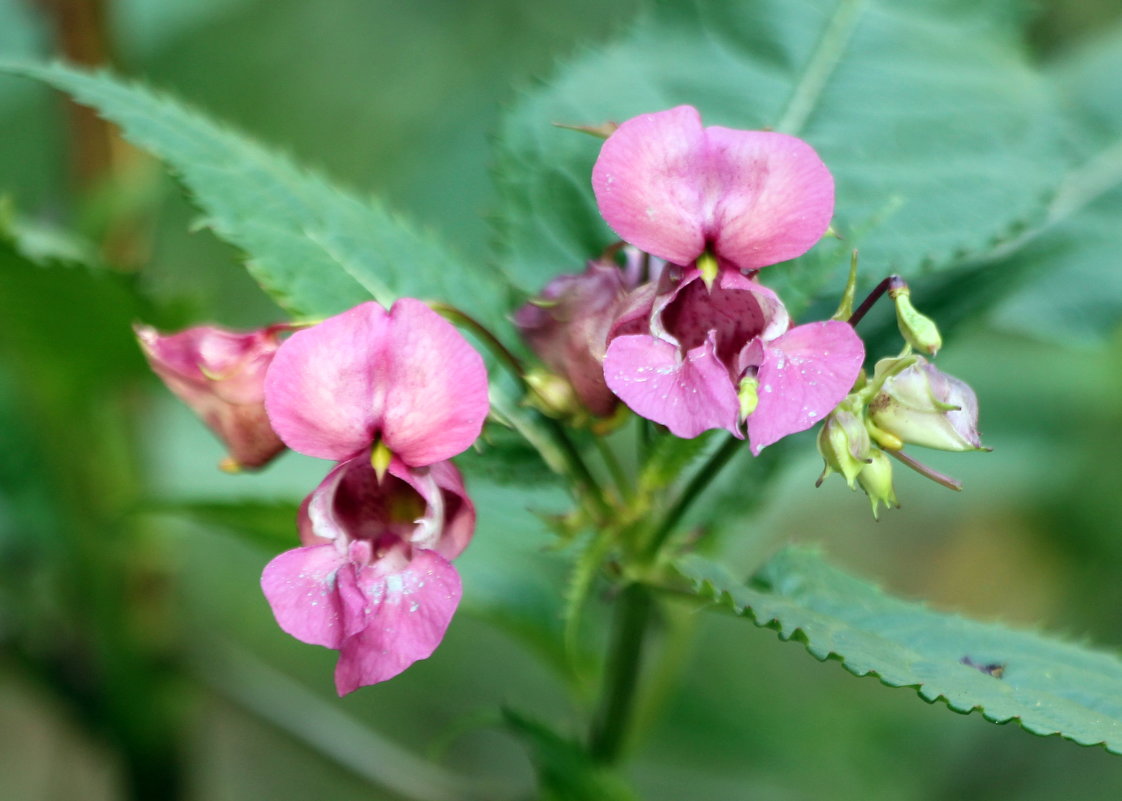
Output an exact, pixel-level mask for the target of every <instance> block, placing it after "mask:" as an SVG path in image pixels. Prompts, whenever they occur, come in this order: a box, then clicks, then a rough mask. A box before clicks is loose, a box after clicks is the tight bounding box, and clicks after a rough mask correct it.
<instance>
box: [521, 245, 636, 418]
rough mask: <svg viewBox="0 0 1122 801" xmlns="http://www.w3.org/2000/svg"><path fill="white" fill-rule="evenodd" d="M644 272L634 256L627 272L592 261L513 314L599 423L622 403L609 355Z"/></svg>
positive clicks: (556, 280)
mask: <svg viewBox="0 0 1122 801" xmlns="http://www.w3.org/2000/svg"><path fill="white" fill-rule="evenodd" d="M640 266H641V265H640V259H639V254H638V253H637V252H636V251H634V250H632V251H631V252H630V253H629V254H628V265H627V267H626V268H624V269H621V268H620V267H619V266H618V265H617V264H615V262H612V261H609V260H607V259H600V260H596V261H590V262H588V267H587V269H585V271H584V272H583V273H572V274H565V275H559V276H557V277H556V278H554V279H553V280H552V281H550V282H549V283H548V284H547V285H546V287H545V289H543V290H542V292H541V294H540V295H539V296H538V297H537V298H534V299H533V300H531V301H530V302H528V303H526V304H525V305H524V306H522V308H520V309H519V310H518V311H517V312H515V313H514V324H515V325H516V326H517V327H518V330H519V332H520V333H521V334H522V337H523V339H525V340H526V342H527V343H528V344H529V345H530V347H531V348H533V350H534V353H536V354H537V355H538V358H540V359H541V360H542V362H544V363H545V366H546V367H548V368H549V369H550V370H552V371H553V372H554V373H556V374H557V375H559V376H561V377H563V378H564V379H565V380H566V381H567V382H568V384H569V385H570V386H571V387H572V389H573V392H574V393H575V394H576V397H577V400H578V401H579V402H580V404H581V405H582V406H583V407H584V408H585V409H587V410H588V411H589V412H591V413H592V414H593V415H595V416H597V417H607V416H608V415H610V414H611V413H612V412H613V411H614V410H615V408H616V406H617V405H618V403H619V400H618V399H617V398H616V396H615V395H614V394H612V391H611V390H609V389H608V385H607V384H605V383H604V367H603V363H604V352H605V351H606V350H607V347H608V331H609V329H610V328H611V327H612V323H613V322H614V321H615V318H616V314H617V313H618V311H619V308H620V303H621V302H622V301H623V299H624V297H625V296H626V294H627V293H628V291H630V290H632V289H634V288H635V287H636V286H637V285H638V283H639V278H640Z"/></svg>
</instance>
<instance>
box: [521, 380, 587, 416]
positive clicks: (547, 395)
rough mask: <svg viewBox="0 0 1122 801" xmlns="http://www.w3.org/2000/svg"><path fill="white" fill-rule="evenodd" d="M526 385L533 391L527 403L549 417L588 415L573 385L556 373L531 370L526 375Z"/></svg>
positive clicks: (528, 396) (527, 398)
mask: <svg viewBox="0 0 1122 801" xmlns="http://www.w3.org/2000/svg"><path fill="white" fill-rule="evenodd" d="M526 385H527V386H528V387H530V390H531V392H530V393H529V395H527V397H526V403H527V404H528V405H530V406H533V407H534V408H536V409H537V410H538V411H540V412H542V413H543V414H545V415H547V416H549V417H557V418H561V419H565V418H570V417H583V416H585V415H586V414H587V412H586V411H585V409H584V407H583V406H582V405H581V402H580V400H579V399H578V398H577V394H576V392H574V391H573V385H572V384H570V383H569V382H568V381H567V380H565V379H564V378H562V377H561V376H559V375H557V374H556V373H551V372H549V371H548V370H541V369H534V370H530V371H529V372H528V373H526Z"/></svg>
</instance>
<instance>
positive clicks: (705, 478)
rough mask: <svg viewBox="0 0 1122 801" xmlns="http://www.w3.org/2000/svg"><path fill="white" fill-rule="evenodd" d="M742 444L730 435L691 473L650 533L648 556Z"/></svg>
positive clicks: (661, 543) (655, 549)
mask: <svg viewBox="0 0 1122 801" xmlns="http://www.w3.org/2000/svg"><path fill="white" fill-rule="evenodd" d="M742 446H743V441H742V440H739V439H737V438H736V437H731V436H730V437H729V438H728V439H727V440H725V442H724V444H723V445H721V447H720V448H718V449H717V450H715V451H714V452H713V455H712V456H710V457H709V458H708V459H707V460H706V462H705V464H703V465H702V466H701V467H699V468H698V469H697V472H696V473H694V474H693V478H691V479H690V482H689V484H687V485H686V488H685V489H684V490H682V492H681V494H680V495H679V496H678V500H677V501H676V502H675V504H674V506H672V507H671V508H670V511H669V512H667V513H666V517H664V518H663V519H662V522H661V523H660V524H659V526H658V528H657V529H655V531H654V533H653V534H652V535H651V538H650V541H649V542H648V543H647V548H646V555H647V556H648V557H653V556H654V555H655V554H657V553H658V552H659V550H660V549H661V548H662V546H663V544H664V543H665V542H666V539H667V537H669V536H670V535H671V534H672V533H673V532H674V528H675V527H676V526H677V525H678V523H680V522H681V521H682V517H683V516H684V515H685V514H686V512H687V511H688V510H689V508H690V506H691V505H692V504H693V502H694V501H695V500H697V497H698V496H699V495H700V494H701V493H702V492H703V491H704V490H705V487H706V485H708V484H709V482H710V481H712V480H713V477H714V476H716V475H717V473H719V472H720V471H721V468H723V467H724V466H725V465H726V464H728V462H729V460H730V459H732V457H733V456H734V455H736V451H737V449H738V448H740V447H742Z"/></svg>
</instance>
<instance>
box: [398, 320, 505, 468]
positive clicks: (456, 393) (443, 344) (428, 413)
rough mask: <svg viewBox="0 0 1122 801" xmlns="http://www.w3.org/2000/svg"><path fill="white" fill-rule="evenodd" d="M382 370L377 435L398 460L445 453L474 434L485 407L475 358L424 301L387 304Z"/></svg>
mask: <svg viewBox="0 0 1122 801" xmlns="http://www.w3.org/2000/svg"><path fill="white" fill-rule="evenodd" d="M383 369H384V380H385V407H384V412H383V419H382V434H383V437H384V438H385V442H386V445H387V446H388V447H389V449H390V450H391V451H393V453H394V454H395V455H397V456H399V457H400V458H401V460H402V461H403V462H405V464H407V465H411V466H413V467H418V466H421V465H429V464H432V463H433V462H439V461H442V460H444V459H450V458H451V457H453V456H455V455H456V454H458V453H461V452H462V451H464V450H465V449H466V448H467V447H468V446H469V445H471V443H472V442H474V441H475V439H476V437H478V436H479V432H480V430H481V429H482V428H483V421H484V420H485V419H486V417H487V413H488V412H489V411H490V401H489V400H488V398H487V370H486V369H485V368H484V366H483V358H482V357H481V356H480V355H479V354H478V353H477V352H476V351H475V349H474V348H472V346H471V345H469V344H468V342H467V340H465V339H464V338H463V337H462V336H461V335H460V333H459V332H458V331H457V330H456V329H455V328H454V327H453V326H452V324H451V323H449V322H448V321H447V320H445V319H444V318H443V317H441V316H440V315H439V314H437V313H436V312H434V311H433V310H432V309H430V308H429V307H428V306H426V305H425V304H423V303H421V302H420V301H418V300H413V299H411V298H402V299H401V300H399V301H398V302H397V303H395V304H394V305H393V308H392V309H391V310H390V325H389V330H388V336H387V340H386V350H385V364H384V368H383Z"/></svg>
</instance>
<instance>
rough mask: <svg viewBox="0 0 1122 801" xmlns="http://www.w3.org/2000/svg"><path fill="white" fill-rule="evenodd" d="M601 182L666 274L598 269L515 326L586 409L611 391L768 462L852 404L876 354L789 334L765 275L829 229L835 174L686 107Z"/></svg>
mask: <svg viewBox="0 0 1122 801" xmlns="http://www.w3.org/2000/svg"><path fill="white" fill-rule="evenodd" d="M592 187H593V190H594V192H595V194H596V200H597V202H598V204H599V207H600V212H601V214H602V215H603V216H604V219H605V220H606V221H607V223H608V224H609V225H610V226H611V227H612V228H613V229H614V230H615V232H616V233H617V234H619V236H620V237H621V238H622V239H623V240H624V241H626V242H627V243H628V244H629V245H631V246H632V247H633V248H636V249H638V250H639V251H642V252H643V253H645V254H648V256H649V257H653V258H648V259H647V264H648V265H653V267H654V268H653V269H648V270H647V271H646V274H645V275H639V274H637V272H636V270H635V269H634V268H633V267H632V266H631V265H630V264H629V266H628V267H627V268H625V269H620V268H616V267H614V265H611V264H607V263H605V262H598V263H595V264H594V266H593V267H590V268H589V270H588V271H586V272H585V273H582V274H579V275H571V276H562V277H561V278H559V279H555V281H554V282H553V283H552V284H550V286H549V287H547V288H546V290H545V292H544V293H543V295H542V298H540V299H535V300H533V301H531V303H530V304H529V305H528V306H526V307H524V308H523V309H522V310H520V312H519V314H518V316H517V317H516V321H517V322H518V323H519V324H520V326H521V327H522V330H523V333H524V335H525V336H526V339H527V341H528V342H529V344H530V345H531V347H532V348H534V349H535V351H537V353H538V354H539V355H540V356H541V358H542V359H543V361H544V362H545V364H546V366H547V367H549V368H551V369H552V370H553V371H555V372H556V373H557V374H559V375H561V376H562V377H565V378H567V379H568V380H569V381H570V382H572V385H573V386H574V388H575V390H576V392H575V394H576V396H577V398H578V399H579V400H580V401H581V402H582V403H583V404H584V406H585V408H586V409H587V410H588V411H589V412H591V413H593V414H604V413H606V412H608V411H610V410H611V409H612V403H613V402H614V401H613V396H614V397H615V398H619V399H620V400H622V401H623V402H624V403H625V404H627V406H629V407H630V408H631V409H632V410H633V411H635V412H636V413H637V414H639V415H641V416H643V417H646V418H647V419H649V420H653V421H654V422H656V423H661V424H662V425H665V426H666V427H667V428H669V429H670V431H671V432H672V433H673V434H675V435H677V436H680V437H687V438H689V437H695V436H697V435H698V434H700V433H702V432H703V431H707V430H709V429H714V428H723V429H726V430H727V431H729V432H731V433H732V434H733V435H734V436H737V437H741V438H743V437H744V436H745V434H744V429H745V426H746V427H747V436H748V439H749V442H750V444H751V448H752V451H753V453H759V451H760V450H761V449H762V448H764V447H766V446H767V445H770V444H772V443H774V442H776V441H778V440H779V439H781V438H783V437H785V436H787V435H788V434H793V433H795V432H797V431H802V430H804V429H806V428H809V427H810V426H812V425H814V424H815V423H817V422H819V421H821V420H822V419H824V418H825V417H826V416H827V415H828V414H829V413H830V412H831V411H832V410H833V409H834V407H835V406H836V405H837V404H838V402H839V401H840V400H842V398H844V397H845V396H846V394H847V393H848V392H849V391H850V389H851V388H852V386H853V383H854V381H855V380H856V378H857V376H858V373H859V372H860V369H861V364H862V362H863V361H864V356H865V352H864V347H863V345H862V343H861V340H860V339H859V338H858V337H857V335H856V334H855V333H854V332H853V329H852V327H850V326H849V325H847V324H846V323H844V322H840V321H836V320H830V321H824V322H817V323H810V324H806V325H800V326H796V327H793V328H792V327H791V321H790V318H789V316H788V314H787V310H786V308H785V307H784V305H783V303H782V301H781V300H780V298H779V297H778V296H777V295H776V294H775V292H773V291H772V290H770V289H768V288H767V287H765V286H764V285H762V284H761V283H760V282H759V281H758V280H757V274H758V271H759V270H760V269H761V268H763V267H765V266H768V265H771V264H775V263H777V262H780V261H784V260H787V259H792V258H794V257H796V256H799V255H801V254H802V253H804V252H805V251H806V250H807V249H809V248H810V247H811V246H812V245H813V244H815V243H816V242H817V241H818V240H819V239H820V238H821V237H822V236H823V234H824V233H825V232H826V230H827V229H828V227H829V224H830V217H831V215H832V214H833V207H834V184H833V178H832V177H831V175H830V173H829V171H828V170H827V169H826V167H825V165H824V164H823V163H822V161H821V159H819V158H818V155H817V154H816V153H815V152H814V150H813V149H812V148H811V147H810V146H809V145H808V144H806V143H805V142H803V141H802V140H800V139H796V138H795V137H792V136H786V135H784V134H780V133H774V132H767V131H737V130H731V129H728V128H721V127H708V128H706V127H703V126H702V124H701V119H700V116H699V115H698V112H697V110H696V109H694V108H692V107H689V106H681V107H678V108H674V109H670V110H668V111H662V112H657V113H653V114H644V115H641V116H638V117H635V118H633V119H630V120H628V121H626V122H624V123H623V124H622V125H620V126H619V127H618V128H617V129H616V130H615V131H614V133H612V134H611V136H609V137H608V139H607V141H606V142H605V143H604V145H603V148H602V149H601V152H600V156H599V159H598V160H597V162H596V165H595V167H594V168H593V172H592ZM560 287H564V288H565V289H564V290H563V291H561V290H559V288H560ZM559 297H560V300H559V301H558V300H557V299H558V298H559ZM542 306H545V307H546V308H545V309H544V310H542V309H540V307H542ZM543 319H548V321H549V324H544V323H543V322H542V320H543ZM601 378H602V381H601ZM589 386H594V390H595V391H590V390H589V389H588V387H589ZM609 393H610V394H609Z"/></svg>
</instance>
